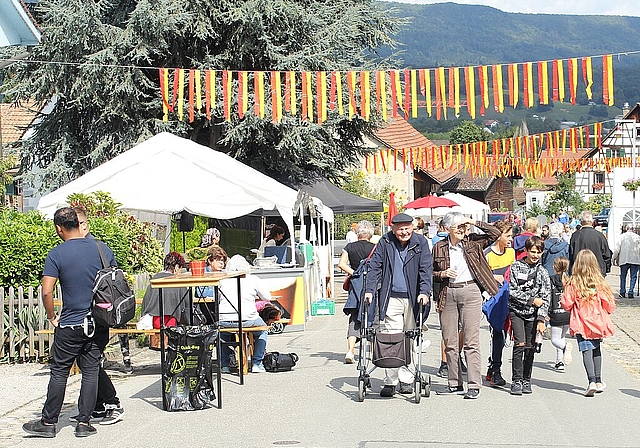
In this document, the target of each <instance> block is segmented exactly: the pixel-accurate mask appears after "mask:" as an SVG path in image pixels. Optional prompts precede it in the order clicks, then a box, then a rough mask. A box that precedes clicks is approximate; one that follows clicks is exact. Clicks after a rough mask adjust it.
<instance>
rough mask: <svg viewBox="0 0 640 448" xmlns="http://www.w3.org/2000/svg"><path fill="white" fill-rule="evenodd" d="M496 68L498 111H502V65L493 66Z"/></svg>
mask: <svg viewBox="0 0 640 448" xmlns="http://www.w3.org/2000/svg"><path fill="white" fill-rule="evenodd" d="M495 70H496V80H497V83H496V88H497V89H498V104H497V106H498V112H501V113H502V112H504V91H503V90H502V65H500V64H498V65H496V66H495Z"/></svg>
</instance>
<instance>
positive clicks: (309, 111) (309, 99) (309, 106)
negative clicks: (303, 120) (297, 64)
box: [305, 72, 313, 121]
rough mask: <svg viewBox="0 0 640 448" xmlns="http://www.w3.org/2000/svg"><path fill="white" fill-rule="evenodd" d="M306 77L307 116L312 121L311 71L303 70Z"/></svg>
mask: <svg viewBox="0 0 640 448" xmlns="http://www.w3.org/2000/svg"><path fill="white" fill-rule="evenodd" d="M305 75H306V78H307V118H308V119H309V121H313V93H312V89H313V79H312V73H311V72H305Z"/></svg>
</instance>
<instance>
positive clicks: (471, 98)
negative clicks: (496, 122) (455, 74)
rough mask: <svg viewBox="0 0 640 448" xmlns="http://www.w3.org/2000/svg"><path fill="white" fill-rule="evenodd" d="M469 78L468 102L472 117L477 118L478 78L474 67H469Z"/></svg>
mask: <svg viewBox="0 0 640 448" xmlns="http://www.w3.org/2000/svg"><path fill="white" fill-rule="evenodd" d="M467 73H468V79H469V89H468V90H469V95H468V97H467V103H468V104H469V108H468V109H469V115H471V119H472V120H475V119H476V80H475V76H476V75H475V70H474V69H473V67H467Z"/></svg>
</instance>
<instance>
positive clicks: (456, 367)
mask: <svg viewBox="0 0 640 448" xmlns="http://www.w3.org/2000/svg"><path fill="white" fill-rule="evenodd" d="M470 225H474V226H476V227H477V228H479V229H480V230H482V231H483V232H484V233H482V234H480V233H475V232H468V226H470ZM442 226H443V227H444V228H445V229H446V230H447V232H448V233H449V234H448V235H447V237H446V238H445V239H443V240H441V241H439V242H437V243H436V244H435V246H433V286H434V288H433V296H434V298H435V300H436V302H437V308H436V309H437V310H438V313H440V328H441V329H442V338H443V339H444V343H445V354H446V357H447V364H448V365H449V370H448V387H447V388H446V389H445V390H443V391H439V392H438V394H444V395H451V394H458V395H462V394H464V398H468V399H474V398H478V396H479V394H480V387H481V386H482V375H481V373H480V368H481V367H480V363H481V359H480V321H481V319H482V295H483V294H486V295H488V296H489V297H490V296H493V295H495V294H497V293H498V282H497V281H496V279H495V278H494V276H493V273H492V272H491V268H490V267H489V264H488V263H487V259H486V258H485V256H484V249H486V248H487V247H489V246H490V245H491V244H492V243H493V242H494V241H495V240H497V239H498V238H499V237H500V235H501V234H502V232H501V231H500V230H498V229H497V228H496V227H495V226H493V225H491V224H487V223H485V222H481V221H474V220H472V219H470V218H466V217H465V216H464V215H463V214H462V213H458V212H449V213H447V214H446V215H445V216H444V218H442ZM460 326H461V327H462V332H463V334H464V336H463V339H464V344H463V346H464V356H465V358H466V360H467V378H468V389H467V392H466V393H465V392H464V387H463V386H462V381H463V378H462V369H461V367H460V363H459V356H460V353H459V346H458V329H459V327H460Z"/></svg>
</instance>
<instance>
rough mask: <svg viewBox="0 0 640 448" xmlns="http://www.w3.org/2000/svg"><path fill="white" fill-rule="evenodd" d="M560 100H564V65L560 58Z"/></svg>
mask: <svg viewBox="0 0 640 448" xmlns="http://www.w3.org/2000/svg"><path fill="white" fill-rule="evenodd" d="M558 101H560V102H564V65H563V62H562V59H559V60H558Z"/></svg>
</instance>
